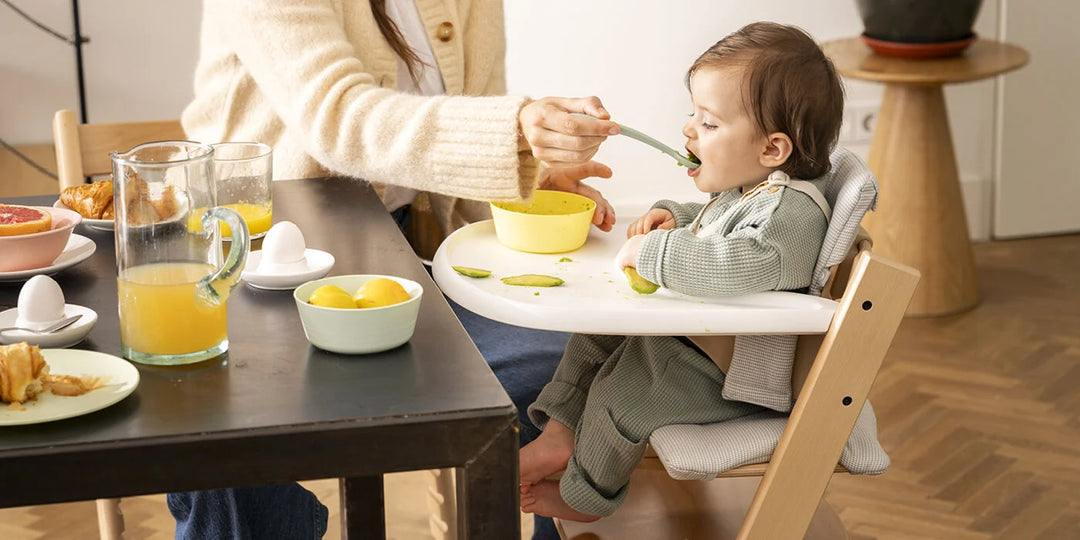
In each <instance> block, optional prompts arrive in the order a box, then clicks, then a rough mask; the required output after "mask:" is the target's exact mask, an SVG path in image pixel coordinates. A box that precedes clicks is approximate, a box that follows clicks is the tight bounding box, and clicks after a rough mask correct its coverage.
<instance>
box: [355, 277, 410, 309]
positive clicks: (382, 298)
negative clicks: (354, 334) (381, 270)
mask: <svg viewBox="0 0 1080 540" xmlns="http://www.w3.org/2000/svg"><path fill="white" fill-rule="evenodd" d="M408 299H409V293H408V292H407V291H406V290H405V287H402V286H401V284H400V283H398V282H396V281H394V280H392V279H387V278H375V279H372V280H369V281H368V282H367V283H364V285H363V286H362V287H360V288H359V289H358V290H357V291H356V295H355V296H353V300H355V301H356V307H360V308H373V307H383V306H392V305H394V304H400V303H401V302H404V301H406V300H408Z"/></svg>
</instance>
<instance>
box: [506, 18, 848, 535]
mask: <svg viewBox="0 0 1080 540" xmlns="http://www.w3.org/2000/svg"><path fill="white" fill-rule="evenodd" d="M686 80H687V86H688V87H689V89H690V95H691V99H692V101H693V106H694V109H693V114H692V115H691V118H690V120H689V121H688V122H687V123H686V125H685V126H684V127H683V134H684V135H685V136H686V138H687V144H686V149H687V150H689V151H690V152H692V153H693V154H694V155H696V156H697V157H698V158H699V159H700V160H701V165H700V166H699V167H697V168H695V169H691V170H690V171H689V175H690V177H691V178H693V180H694V182H695V183H696V185H697V188H698V189H699V190H701V191H703V192H707V193H710V194H712V198H711V199H710V200H709V202H707V203H705V204H701V203H685V204H679V203H676V202H673V201H668V200H662V201H659V202H657V203H656V204H654V205H653V207H652V209H651V210H649V211H648V212H647V213H646V214H645V215H644V216H641V217H640V218H638V219H637V220H636V221H634V222H633V223H632V224H631V225H630V228H629V230H628V231H627V236H628V237H629V240H627V242H626V243H625V244H624V245H623V247H622V249H620V251H619V253H618V255H617V256H616V263H617V264H618V265H619V266H620V267H627V266H632V267H635V268H636V269H637V271H638V272H639V273H640V274H641V276H642V277H644V278H645V279H648V280H649V281H652V282H654V283H657V284H659V285H661V286H663V287H667V288H669V289H671V290H674V291H678V292H681V293H685V294H690V295H695V296H728V295H739V294H748V293H754V292H761V291H772V290H782V291H800V290H804V289H805V288H806V287H808V286H809V284H810V281H811V273H812V271H813V267H814V264H815V261H816V259H817V256H818V252H819V251H820V249H821V244H822V241H823V240H824V238H825V231H826V228H827V226H828V219H827V217H826V215H827V213H828V205H827V203H826V202H825V199H824V197H823V196H822V195H821V193H820V191H819V190H818V188H817V187H816V186H815V184H814V182H813V180H812V179H815V178H818V177H821V176H822V175H824V174H825V173H826V172H828V170H829V153H830V152H831V151H832V149H833V146H834V145H835V143H836V138H837V136H838V134H839V132H840V123H841V118H842V115H843V103H844V95H843V88H842V86H841V83H840V79H839V77H838V76H837V74H836V71H835V69H834V68H833V65H832V63H831V62H830V61H829V60H828V59H827V58H826V57H825V55H824V54H823V53H822V51H821V49H820V48H819V47H818V45H817V44H816V43H815V42H814V40H813V39H812V38H811V37H810V36H809V35H807V34H806V33H805V32H803V31H802V30H800V29H798V28H795V27H791V26H784V25H780V24H774V23H754V24H750V25H748V26H746V27H743V28H742V29H740V30H739V31H737V32H735V33H733V34H731V35H729V36H727V37H725V38H724V39H722V40H720V41H719V42H717V43H716V44H715V45H713V46H712V47H710V48H709V49H708V50H706V51H705V52H704V53H703V54H702V55H701V56H700V57H698V59H697V60H696V61H695V62H694V64H693V65H692V66H690V70H689V71H688V72H687V76H686ZM798 178H801V179H807V180H809V181H807V180H796V179H798ZM724 360H725V359H718V360H717V361H718V362H720V363H723V362H724ZM728 360H729V359H728ZM724 379H725V374H724V371H722V370H721V369H720V368H719V367H718V364H717V363H716V362H714V360H713V359H710V357H709V356H708V355H707V354H705V353H704V352H703V351H702V350H701V349H700V348H699V347H697V346H696V345H695V344H694V343H693V342H692V341H690V340H689V339H688V338H685V337H658V336H593V335H580V334H577V335H574V336H572V337H571V338H570V342H569V343H568V344H567V348H566V352H565V353H564V355H563V358H562V361H561V362H560V363H559V366H558V368H557V369H556V371H555V375H554V378H553V380H552V381H551V382H550V383H548V384H547V385H546V386H545V387H544V389H543V391H542V392H541V393H540V396H539V397H538V398H537V400H536V402H535V403H533V404H532V405H531V406H530V407H529V410H528V413H529V417H530V419H532V421H533V422H534V423H535V424H536V425H537V426H539V427H541V428H542V429H543V430H544V431H543V433H542V434H541V435H540V437H539V438H537V439H536V440H535V441H533V442H532V443H530V444H528V445H526V446H525V447H524V448H522V449H521V459H520V466H521V493H522V499H521V500H522V509H523V510H524V511H526V512H535V513H537V514H540V515H545V516H552V517H559V518H563V519H570V520H576V521H592V520H595V519H598V518H599V517H600V516H606V515H610V514H611V513H612V512H614V511H615V509H616V508H617V507H618V506H619V504H620V503H621V502H622V501H623V499H624V498H625V497H626V493H627V489H628V488H629V479H630V473H631V472H632V471H633V470H634V468H635V467H636V466H637V463H638V462H639V461H640V460H641V457H642V455H643V453H644V450H645V445H646V443H647V442H648V439H649V436H650V435H651V434H652V432H653V431H654V430H656V429H657V428H659V427H662V426H665V425H670V424H707V423H714V422H722V421H727V420H733V419H736V418H740V417H742V416H746V415H749V414H752V413H755V412H758V411H760V410H762V409H761V408H759V407H758V406H756V405H751V404H747V403H741V402H736V401H728V400H725V399H723V398H722V397H721V394H722V390H723V386H724ZM560 471H563V475H562V478H561V479H560V480H558V481H555V480H548V479H546V478H547V477H548V476H550V475H552V474H555V473H558V472H560Z"/></svg>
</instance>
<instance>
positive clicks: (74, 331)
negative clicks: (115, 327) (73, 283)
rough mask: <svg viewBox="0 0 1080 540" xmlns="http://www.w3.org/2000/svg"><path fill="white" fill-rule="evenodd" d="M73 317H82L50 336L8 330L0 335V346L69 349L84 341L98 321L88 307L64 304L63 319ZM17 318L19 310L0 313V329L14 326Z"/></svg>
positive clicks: (95, 314)
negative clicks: (22, 345)
mask: <svg viewBox="0 0 1080 540" xmlns="http://www.w3.org/2000/svg"><path fill="white" fill-rule="evenodd" d="M75 315H82V317H80V318H79V320H77V321H75V322H74V323H72V325H71V326H69V327H67V328H63V329H61V330H59V331H56V332H53V333H51V334H36V333H34V332H23V331H22V330H9V331H7V332H4V333H0V345H11V344H12V343H19V342H20V341H25V342H27V343H29V344H31V345H37V346H38V347H70V346H72V345H75V344H76V343H79V342H80V341H82V340H84V339H86V336H87V334H89V333H90V330H93V328H94V324H95V323H96V322H97V319H98V316H97V312H96V311H94V310H92V309H90V308H88V307H84V306H77V305H75V304H64V317H73V316H75ZM18 316H19V310H18V309H16V308H11V309H9V310H6V311H0V328H6V327H8V326H15V319H16V318H18Z"/></svg>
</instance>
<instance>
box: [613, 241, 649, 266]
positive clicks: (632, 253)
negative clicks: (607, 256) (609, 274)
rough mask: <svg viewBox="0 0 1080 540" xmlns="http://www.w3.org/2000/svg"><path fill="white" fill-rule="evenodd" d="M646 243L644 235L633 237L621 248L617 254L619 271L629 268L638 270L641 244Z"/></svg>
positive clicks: (616, 259) (616, 262)
mask: <svg viewBox="0 0 1080 540" xmlns="http://www.w3.org/2000/svg"><path fill="white" fill-rule="evenodd" d="M644 241H645V235H644V234H639V235H636V236H631V237H630V239H629V240H627V241H626V243H624V244H623V245H622V247H621V248H619V252H618V253H616V254H615V267H616V268H618V269H619V270H622V269H623V268H626V267H627V266H633V267H634V268H637V256H638V251H640V250H641V243H642V242H644Z"/></svg>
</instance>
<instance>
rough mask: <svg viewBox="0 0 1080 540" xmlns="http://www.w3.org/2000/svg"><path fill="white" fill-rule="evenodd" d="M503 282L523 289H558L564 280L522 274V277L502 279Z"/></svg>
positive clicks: (540, 275)
mask: <svg viewBox="0 0 1080 540" xmlns="http://www.w3.org/2000/svg"><path fill="white" fill-rule="evenodd" d="M502 282H503V283H505V284H507V285H518V286H521V287H558V286H559V285H562V284H563V283H564V282H563V280H561V279H559V278H557V277H553V276H545V275H542V274H522V275H520V276H510V277H504V278H502Z"/></svg>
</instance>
